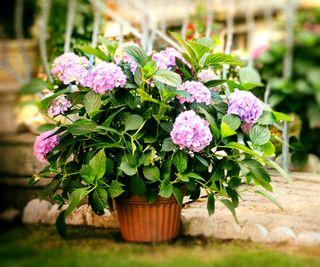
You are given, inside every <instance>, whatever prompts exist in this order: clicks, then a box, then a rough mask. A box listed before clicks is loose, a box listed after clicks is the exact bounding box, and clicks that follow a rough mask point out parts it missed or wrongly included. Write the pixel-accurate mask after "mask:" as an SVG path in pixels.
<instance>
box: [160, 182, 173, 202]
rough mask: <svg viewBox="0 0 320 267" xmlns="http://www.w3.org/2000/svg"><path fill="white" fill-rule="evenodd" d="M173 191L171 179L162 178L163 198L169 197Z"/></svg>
mask: <svg viewBox="0 0 320 267" xmlns="http://www.w3.org/2000/svg"><path fill="white" fill-rule="evenodd" d="M172 193H173V185H172V183H171V182H170V179H164V180H162V182H161V184H160V191H159V195H160V196H161V197H163V198H168V197H170V196H171V195H172Z"/></svg>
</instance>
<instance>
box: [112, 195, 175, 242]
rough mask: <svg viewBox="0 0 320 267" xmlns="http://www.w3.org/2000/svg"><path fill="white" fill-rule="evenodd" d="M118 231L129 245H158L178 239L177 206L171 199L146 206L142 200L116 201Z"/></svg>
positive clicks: (133, 197) (158, 199) (163, 199)
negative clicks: (156, 243)
mask: <svg viewBox="0 0 320 267" xmlns="http://www.w3.org/2000/svg"><path fill="white" fill-rule="evenodd" d="M116 206H117V212H118V218H119V223H120V232H121V236H122V238H123V239H124V240H126V241H129V242H161V241H167V240H171V239H173V238H175V237H177V236H178V234H179V230H180V217H181V207H180V206H179V204H178V203H177V201H176V199H175V197H174V196H173V197H170V198H161V197H158V198H157V200H156V201H155V202H154V203H152V204H149V203H148V202H147V200H146V199H145V198H144V197H141V196H131V197H130V198H126V199H117V200H116Z"/></svg>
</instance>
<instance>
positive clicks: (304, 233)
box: [182, 176, 320, 246]
mask: <svg viewBox="0 0 320 267" xmlns="http://www.w3.org/2000/svg"><path fill="white" fill-rule="evenodd" d="M317 178H319V177H317V176H316V178H315V179H309V180H308V179H304V180H301V179H299V177H294V179H295V180H294V181H293V182H291V183H285V182H282V181H281V179H280V178H276V179H274V180H275V181H274V182H273V183H272V186H273V191H274V192H273V196H274V197H275V198H276V199H277V200H278V201H279V202H280V204H281V205H282V207H283V210H281V209H279V208H278V207H277V206H276V205H275V204H273V203H272V202H270V201H269V200H267V199H265V198H264V197H262V196H261V195H257V194H254V193H249V192H244V193H243V194H242V195H241V196H242V200H240V204H239V207H238V208H237V210H236V212H237V217H238V220H239V224H237V223H236V222H235V220H234V218H233V217H232V215H231V213H230V212H229V210H228V209H227V208H226V207H225V206H223V205H222V203H220V202H219V201H217V202H216V209H215V213H214V214H213V215H211V216H208V213H207V210H206V201H205V200H204V201H197V202H194V203H190V204H188V205H187V206H186V208H184V209H183V210H182V222H183V233H184V234H185V235H190V236H197V235H203V236H205V237H213V238H219V239H243V240H251V241H258V242H270V243H279V242H288V243H298V244H303V245H319V246H320V179H319V180H318V179H317Z"/></svg>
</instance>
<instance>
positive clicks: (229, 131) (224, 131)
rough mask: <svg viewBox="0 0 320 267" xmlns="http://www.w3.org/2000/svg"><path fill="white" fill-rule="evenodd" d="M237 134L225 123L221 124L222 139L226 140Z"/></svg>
mask: <svg viewBox="0 0 320 267" xmlns="http://www.w3.org/2000/svg"><path fill="white" fill-rule="evenodd" d="M235 134H237V132H235V131H234V130H233V129H232V128H231V127H230V126H229V125H228V124H226V123H225V122H221V138H222V139H223V138H226V137H228V136H232V135H235Z"/></svg>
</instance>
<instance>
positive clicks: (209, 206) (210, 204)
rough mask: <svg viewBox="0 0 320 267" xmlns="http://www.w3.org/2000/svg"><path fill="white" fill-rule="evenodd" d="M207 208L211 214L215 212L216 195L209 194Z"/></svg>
mask: <svg viewBox="0 0 320 267" xmlns="http://www.w3.org/2000/svg"><path fill="white" fill-rule="evenodd" d="M207 210H208V213H209V215H211V214H213V213H214V210H215V200H214V195H213V194H209V195H208V199H207Z"/></svg>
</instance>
